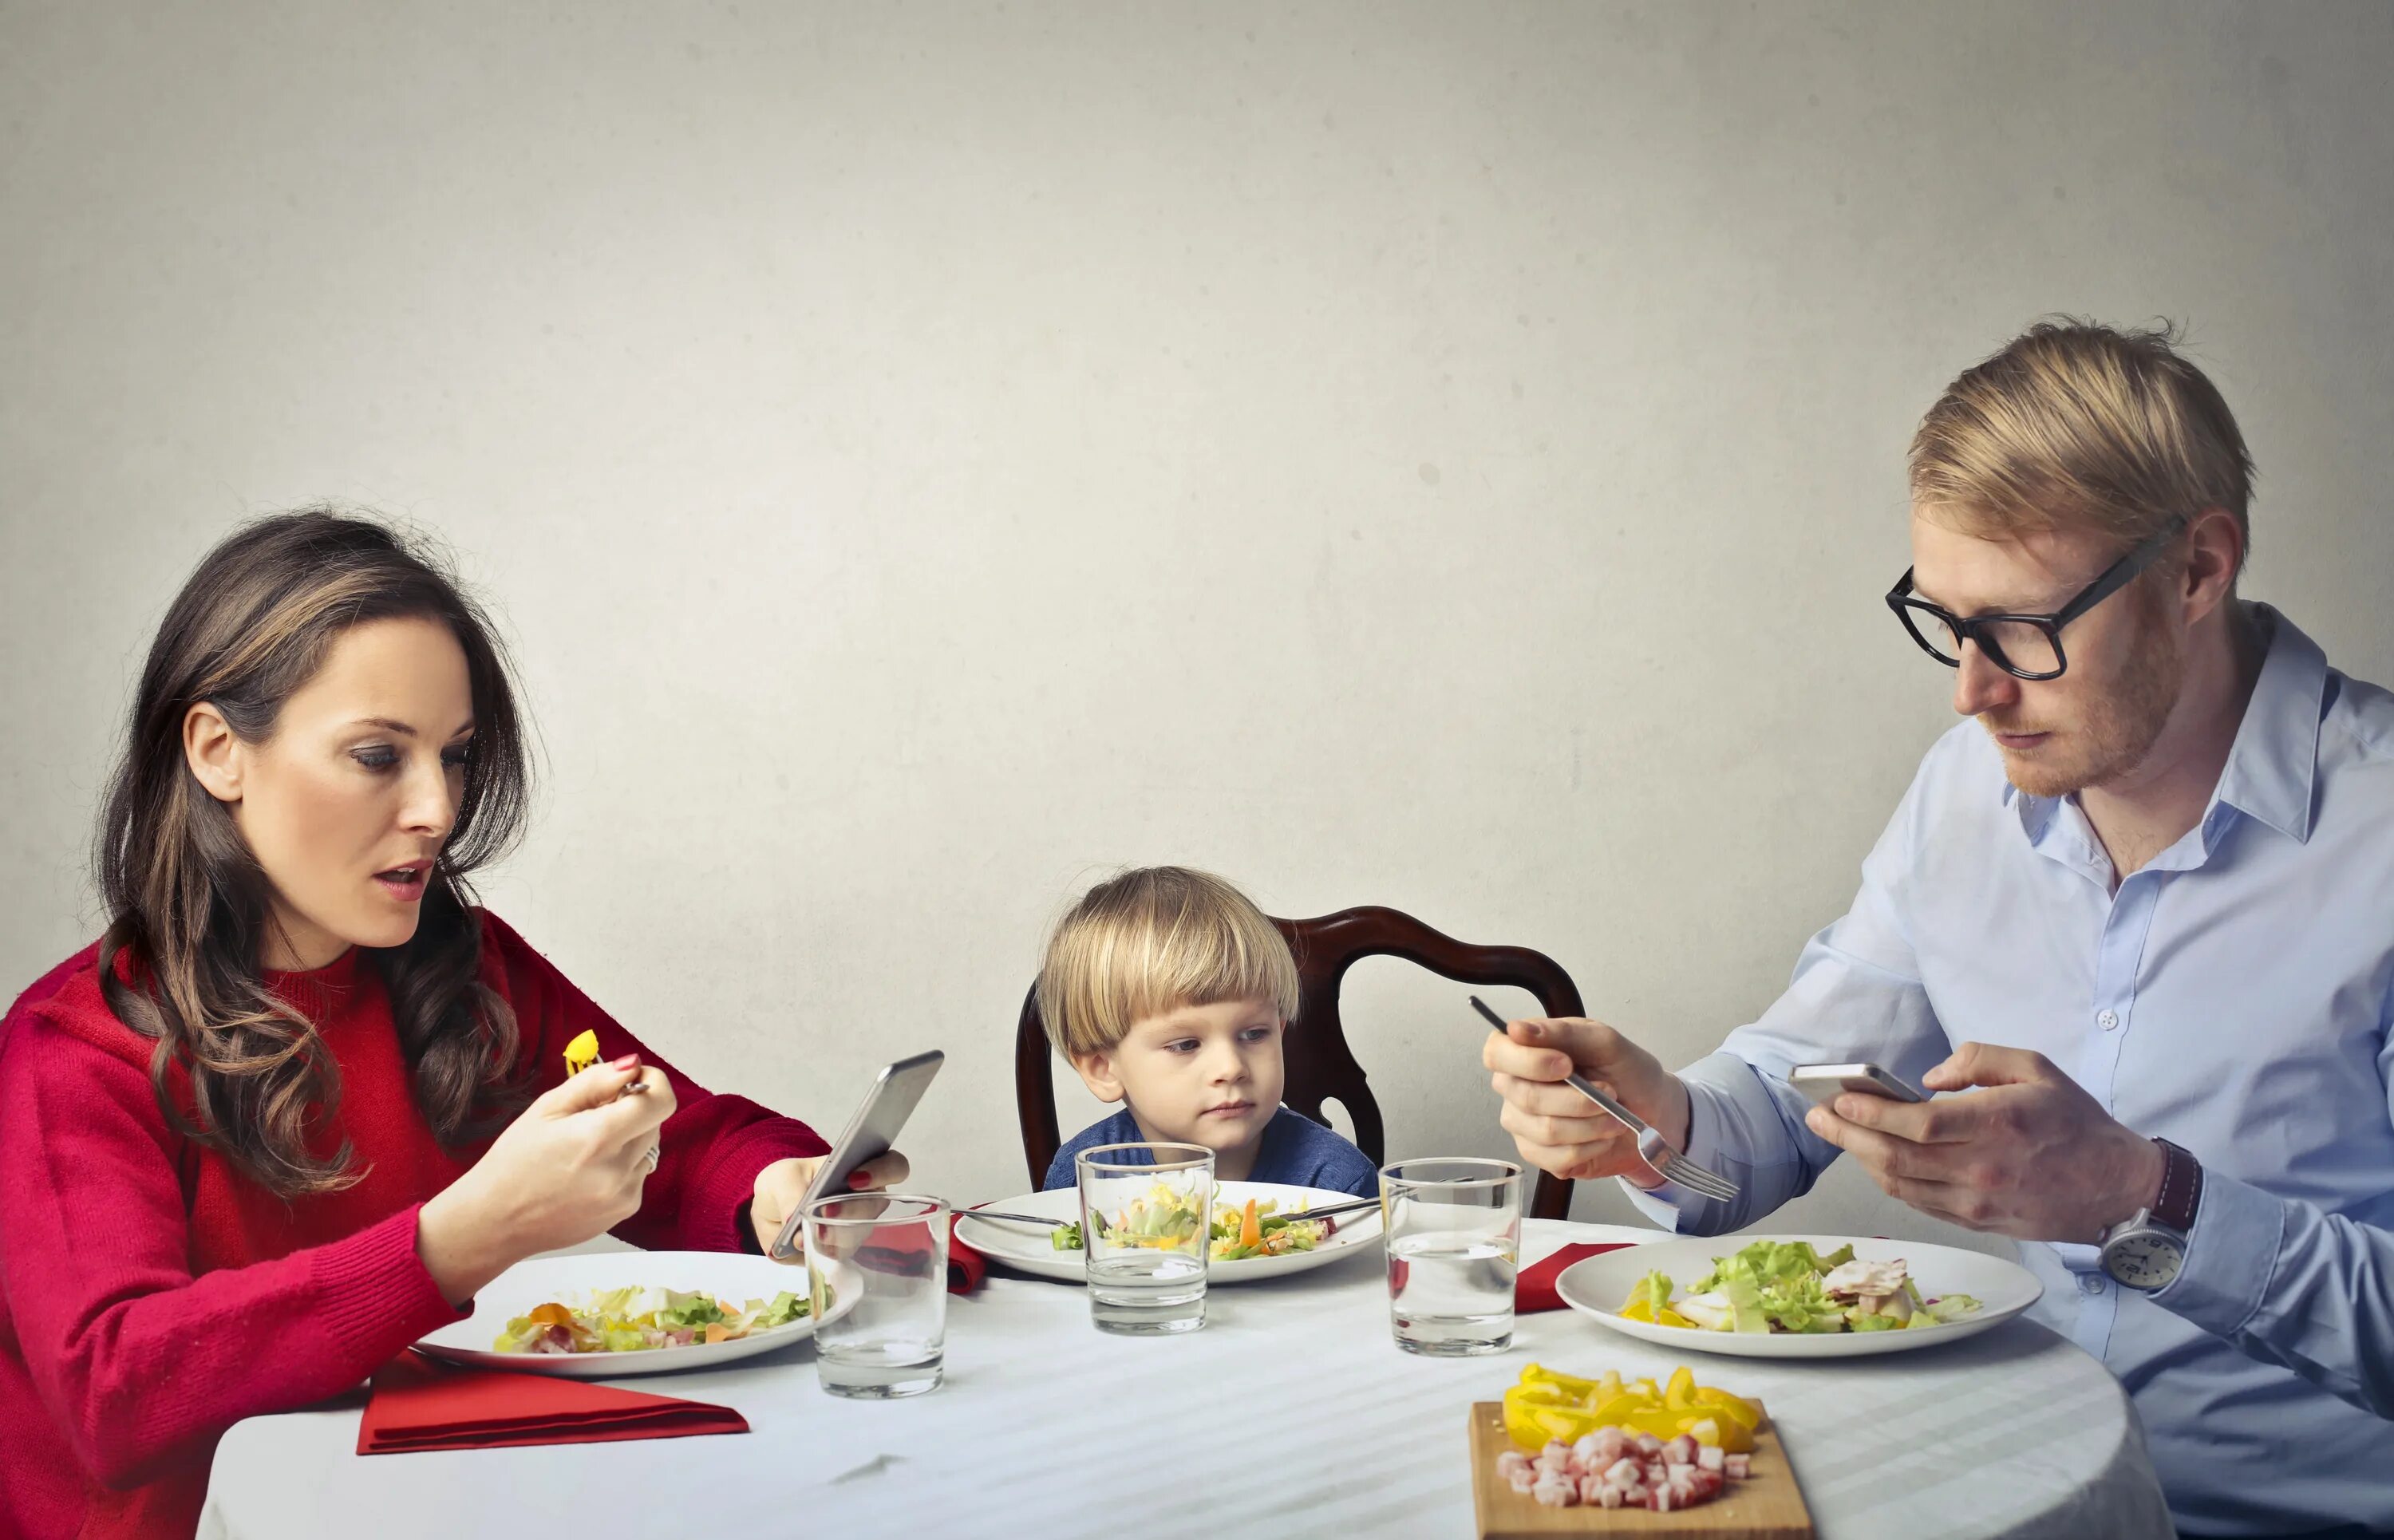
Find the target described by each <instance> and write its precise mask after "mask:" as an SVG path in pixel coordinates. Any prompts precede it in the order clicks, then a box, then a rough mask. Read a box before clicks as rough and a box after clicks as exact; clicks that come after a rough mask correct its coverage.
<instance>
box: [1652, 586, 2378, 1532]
mask: <svg viewBox="0 0 2394 1540" xmlns="http://www.w3.org/2000/svg"><path fill="white" fill-rule="evenodd" d="M2249 608H2250V610H2251V612H2252V613H2253V615H2254V618H2255V620H2256V623H2257V624H2258V625H2259V626H2260V627H2261V630H2262V634H2263V635H2264V636H2265V637H2266V638H2268V645H2269V652H2268V655H2267V657H2266V660H2265V661H2264V663H2263V665H2262V669H2261V675H2260V678H2259V680H2258V682H2257V683H2256V686H2255V688H2254V691H2253V698H2252V701H2251V703H2250V704H2248V705H2247V706H2246V708H2245V712H2244V719H2243V723H2242V725H2241V726H2240V727H2239V728H2238V730H2237V733H2236V740H2235V744H2234V745H2233V747H2232V748H2231V749H2230V753H2229V757H2228V763H2227V766H2226V768H2225V769H2224V770H2223V771H2222V772H2221V774H2220V778H2219V785H2218V788H2217V789H2216V792H2215V793H2214V794H2213V796H2212V800H2211V804H2210V806H2209V807H2208V808H2207V809H2205V810H2204V812H2203V821H2202V822H2201V823H2199V824H2197V825H2196V826H2195V827H2194V828H2193V829H2191V830H2190V831H2189V832H2188V833H2187V835H2186V836H2185V837H2184V838H2182V839H2180V840H2178V842H2177V844H2175V845H2173V846H2171V847H2170V848H2169V849H2166V850H2164V851H2163V852H2162V853H2161V855H2159V856H2158V857H2156V858H2155V859H2154V860H2153V862H2151V864H2150V865H2147V866H2145V867H2143V868H2142V869H2140V870H2138V871H2136V872H2132V873H2130V874H2129V875H2128V876H2127V877H2126V878H2125V880H2124V881H2121V882H2120V883H2119V884H2118V885H2117V888H2118V890H2117V891H2116V892H2114V891H2113V883H2112V869H2111V862H2110V860H2109V858H2108V857H2107V856H2106V855H2105V854H2104V850H2103V846H2102V844H2101V842H2100V841H2099V840H2098V839H2097V838H2096V837H2095V836H2094V832H2093V830H2092V829H2091V828H2090V826H2089V825H2088V824H2087V823H2086V820H2085V815H2084V814H2083V813H2082V812H2081V811H2080V810H2079V808H2078V804H2077V802H2076V800H2075V799H2074V798H2062V799H2059V800H2055V799H2048V798H2044V797H2037V796H2028V795H2026V794H2024V793H2021V792H2019V791H2017V790H2015V789H2014V788H2013V787H2012V786H2011V784H2010V783H2008V782H2007V781H2006V779H2005V775H2004V768H2003V761H2002V758H2001V757H2000V755H1999V754H1998V753H1997V751H1996V749H1995V747H1994V745H1993V744H1992V743H1991V742H1990V741H1989V740H1988V738H1987V735H1986V733H1985V732H1984V731H1982V730H1981V729H1980V727H1979V725H1978V724H1977V723H1976V722H1965V723H1963V724H1961V725H1959V726H1957V727H1955V728H1954V729H1953V731H1950V732H1948V733H1946V734H1945V735H1944V736H1943V737H1942V738H1940V739H1939V740H1938V742H1937V744H1936V745H1935V746H1934V747H1932V748H1931V749H1930V750H1929V751H1928V754H1927V757H1925V758H1924V759H1922V761H1921V764H1920V770H1919V773H1918V774H1917V775H1916V776H1915V777H1914V780H1913V783H1912V787H1911V789H1910V790H1909V791H1908V792H1906V793H1905V794H1904V797H1903V801H1902V803H1901V806H1899V807H1898V808H1897V809H1896V812H1895V817H1894V819H1893V820H1892V821H1891V822H1890V823H1888V826H1887V832H1886V833H1885V834H1883V835H1881V836H1879V841H1878V844H1877V846H1876V847H1875V848H1874V849H1873V850H1872V851H1871V853H1870V856H1869V858H1868V859H1867V860H1866V861H1864V862H1863V863H1862V882H1861V892H1860V893H1859V894H1857V895H1856V897H1855V899H1854V904H1853V908H1852V909H1851V910H1850V911H1849V912H1848V914H1847V915H1845V917H1844V918H1842V919H1840V920H1838V921H1837V922H1836V923H1835V925H1832V926H1830V927H1829V928H1827V929H1826V930H1823V931H1822V932H1821V933H1820V934H1819V935H1817V936H1815V937H1813V938H1812V940H1811V941H1810V942H1809V943H1808V944H1807V945H1806V946H1805V948H1804V953H1803V955H1802V957H1801V958H1800V959H1799V960H1798V961H1797V962H1796V965H1795V978H1794V979H1793V981H1791V982H1790V983H1789V985H1788V988H1787V992H1786V993H1785V994H1782V995H1781V996H1780V998H1779V1000H1778V1002H1777V1003H1776V1004H1774V1005H1773V1006H1771V1007H1770V1008H1769V1011H1768V1012H1766V1013H1765V1014H1764V1016H1763V1018H1762V1020H1759V1021H1756V1022H1755V1023H1754V1024H1753V1025H1751V1026H1746V1027H1741V1028H1739V1029H1738V1030H1737V1031H1736V1032H1734V1033H1730V1036H1729V1038H1728V1040H1727V1041H1726V1042H1725V1043H1724V1044H1723V1045H1722V1047H1721V1051H1720V1052H1718V1053H1717V1054H1714V1055H1713V1056H1712V1057H1710V1058H1708V1059H1704V1060H1700V1061H1698V1062H1697V1063H1695V1064H1693V1065H1690V1067H1689V1068H1688V1069H1687V1070H1685V1071H1684V1072H1682V1075H1681V1078H1682V1079H1683V1080H1685V1081H1686V1083H1687V1086H1688V1089H1689V1092H1690V1099H1691V1101H1692V1103H1693V1117H1692V1121H1691V1123H1690V1129H1689V1153H1690V1154H1691V1155H1692V1156H1694V1157H1695V1158H1696V1159H1697V1160H1698V1161H1700V1162H1702V1163H1703V1165H1708V1166H1710V1167H1712V1168H1713V1169H1715V1170H1717V1171H1721V1172H1724V1173H1725V1174H1727V1175H1729V1176H1730V1177H1731V1178H1734V1179H1735V1180H1736V1181H1737V1182H1738V1183H1739V1185H1740V1186H1741V1188H1742V1189H1743V1193H1742V1196H1741V1199H1740V1201H1739V1202H1737V1203H1734V1204H1715V1203H1711V1202H1708V1201H1707V1200H1704V1199H1702V1198H1699V1197H1696V1196H1695V1195H1694V1194H1692V1193H1690V1192H1688V1191H1685V1190H1684V1189H1681V1188H1678V1187H1676V1186H1665V1187H1664V1188H1661V1189H1659V1190H1657V1191H1654V1192H1651V1193H1649V1192H1644V1191H1639V1190H1638V1189H1637V1188H1635V1187H1629V1186H1628V1184H1626V1183H1624V1189H1625V1190H1626V1191H1628V1192H1629V1194H1630V1196H1631V1198H1632V1199H1633V1201H1635V1202H1636V1203H1637V1204H1638V1207H1639V1208H1640V1209H1641V1210H1643V1211H1644V1212H1645V1213H1646V1214H1647V1215H1648V1216H1649V1217H1650V1218H1653V1219H1654V1220H1655V1221H1656V1222H1657V1223H1660V1224H1662V1225H1664V1227H1665V1228H1669V1229H1676V1230H1678V1231H1684V1232H1686V1233H1690V1234H1705V1235H1708V1234H1717V1233H1719V1232H1720V1231H1728V1230H1734V1229H1738V1228H1741V1227H1743V1226H1745V1225H1748V1224H1752V1223H1754V1222H1755V1221H1756V1220H1757V1219H1759V1218H1762V1217H1763V1216H1765V1215H1767V1214H1769V1212H1770V1211H1771V1210H1773V1209H1775V1208H1777V1207H1778V1206H1779V1205H1780V1204H1783V1203H1785V1202H1786V1201H1787V1200H1788V1199H1790V1198H1793V1197H1795V1196H1796V1195H1797V1194H1798V1193H1801V1192H1803V1191H1806V1190H1807V1189H1808V1188H1809V1187H1810V1186H1811V1185H1812V1182H1813V1180H1814V1178H1817V1177H1818V1176H1819V1175H1820V1173H1821V1172H1822V1169H1823V1168H1825V1167H1826V1166H1827V1165H1828V1164H1829V1163H1830V1162H1831V1161H1832V1160H1834V1159H1835V1158H1836V1156H1837V1154H1838V1151H1837V1150H1836V1148H1835V1146H1833V1145H1831V1144H1828V1143H1827V1142H1825V1141H1824V1140H1822V1139H1820V1138H1818V1137H1817V1136H1816V1135H1814V1134H1813V1133H1812V1132H1811V1131H1810V1130H1809V1129H1808V1128H1807V1127H1805V1126H1804V1113H1805V1112H1806V1111H1807V1110H1808V1109H1809V1103H1808V1102H1807V1101H1806V1100H1805V1099H1804V1098H1803V1097H1801V1096H1799V1095H1797V1094H1796V1093H1795V1091H1793V1090H1791V1089H1790V1088H1789V1087H1788V1086H1787V1084H1786V1075H1787V1073H1788V1071H1789V1070H1790V1069H1791V1068H1792V1067H1793V1066H1795V1065H1796V1064H1801V1063H1815V1062H1837V1063H1843V1062H1848V1061H1852V1060H1873V1061H1875V1062H1877V1063H1879V1064H1882V1065H1884V1066H1886V1067H1887V1068H1888V1069H1889V1070H1891V1071H1893V1072H1894V1073H1897V1074H1899V1075H1901V1076H1902V1077H1903V1078H1904V1079H1905V1080H1906V1081H1908V1082H1910V1083H1912V1084H1914V1085H1917V1084H1919V1082H1920V1078H1921V1076H1922V1075H1924V1074H1926V1073H1927V1071H1928V1069H1929V1068H1930V1066H1932V1065H1934V1064H1936V1063H1937V1062H1938V1061H1939V1060H1941V1059H1943V1058H1944V1057H1945V1056H1946V1055H1947V1054H1948V1053H1949V1052H1950V1051H1951V1050H1952V1049H1953V1047H1954V1046H1956V1045H1958V1044H1961V1043H1964V1042H1970V1041H1977V1042H1981V1043H1990V1044H2001V1045H2006V1046H2013V1047H2020V1048H2032V1049H2034V1050H2036V1051H2037V1052H2039V1053H2042V1054H2044V1055H2045V1057H2046V1058H2047V1059H2049V1060H2052V1061H2053V1062H2054V1063H2055V1064H2057V1065H2059V1067H2060V1068H2061V1069H2062V1070H2063V1071H2064V1072H2065V1073H2068V1074H2070V1075H2071V1076H2072V1078H2074V1079H2075V1080H2076V1081H2077V1082H2078V1083H2079V1084H2080V1085H2081V1086H2085V1088H2086V1089H2087V1090H2088V1091H2089V1092H2091V1093H2092V1094H2093V1095H2094V1097H2095V1099H2097V1100H2098V1101H2099V1102H2101V1103H2102V1104H2103V1106H2104V1108H2105V1109H2106V1110H2108V1111H2109V1112H2111V1115H2112V1116H2114V1117H2116V1118H2118V1119H2119V1120H2120V1121H2121V1122H2122V1123H2124V1124H2125V1125H2127V1126H2129V1127H2130V1128H2133V1129H2135V1130H2137V1131H2138V1133H2140V1134H2145V1135H2148V1136H2151V1135H2159V1136H2161V1137H2163V1138H2165V1139H2170V1140H2172V1141H2174V1142H2176V1143H2177V1144H2180V1145H2183V1146H2185V1147H2186V1148H2187V1149H2188V1150H2190V1151H2191V1152H2193V1153H2194V1155H2195V1157H2196V1158H2197V1159H2198V1160H2200V1161H2201V1162H2202V1163H2203V1202H2202V1206H2201V1208H2200V1209H2199V1210H2198V1212H2197V1214H2196V1217H2195V1222H2194V1229H2193V1231H2192V1234H2191V1237H2190V1247H2189V1251H2188V1255H2187V1258H2186V1265H2185V1267H2184V1269H2183V1270H2182V1271H2181V1272H2180V1273H2179V1275H2178V1277H2177V1279H2176V1281H2174V1282H2173V1283H2171V1284H2170V1285H2169V1286H2168V1287H2167V1288H2164V1289H2162V1290H2160V1291H2159V1292H2157V1293H2154V1294H2151V1295H2144V1294H2139V1293H2138V1292H2136V1291H2134V1290H2131V1289H2124V1288H2122V1287H2121V1286H2120V1285H2119V1284H2117V1283H2113V1282H2112V1281H2111V1279H2110V1278H2109V1277H2107V1276H2106V1275H2105V1274H2104V1273H2103V1271H2102V1270H2101V1266H2100V1262H2099V1260H2098V1256H2097V1252H2096V1248H2094V1247H2093V1246H2088V1245H2078V1244H2021V1245H2020V1248H2019V1251H2020V1259H2021V1261H2022V1262H2023V1263H2024V1264H2025V1265H2026V1266H2028V1267H2029V1268H2030V1269H2031V1270H2033V1271H2034V1272H2035V1273H2036V1274H2037V1276H2038V1277H2039V1278H2041V1279H2042V1280H2043V1281H2044V1283H2045V1297H2044V1299H2043V1300H2042V1301H2040V1302H2039V1304H2038V1306H2037V1309H2036V1311H2035V1313H2036V1315H2037V1316H2038V1317H2039V1318H2040V1319H2041V1320H2043V1321H2044V1322H2045V1323H2046V1324H2047V1325H2049V1326H2051V1327H2053V1328H2054V1329H2055V1330H2056V1331H2059V1332H2060V1333H2062V1334H2063V1335H2065V1336H2069V1337H2071V1338H2072V1340H2073V1341H2075V1342H2077V1343H2078V1345H2079V1346H2080V1347H2082V1348H2084V1349H2086V1350H2087V1351H2088V1352H2090V1353H2093V1354H2094V1355H2096V1356H2097V1357H2098V1358H2100V1359H2101V1360H2102V1361H2103V1362H2105V1363H2106V1364H2107V1365H2109V1366H2110V1367H2111V1370H2112V1372H2113V1373H2115V1374H2117V1375H2119V1376H2120V1380H2121V1382H2122V1383H2123V1384H2124V1386H2126V1388H2127V1389H2128V1391H2129V1393H2130V1394H2131V1395H2133V1396H2134V1397H2135V1399H2136V1403H2137V1408H2138V1413H2139V1414H2140V1415H2141V1416H2142V1418H2143V1420H2144V1424H2145V1428H2146V1433H2147V1437H2148V1439H2149V1441H2150V1443H2151V1450H2152V1455H2153V1460H2154V1463H2155V1464H2156V1465H2157V1466H2158V1467H2159V1468H2160V1471H2161V1477H2162V1482H2163V1485H2164V1488H2165V1489H2166V1490H2167V1492H2168V1494H2169V1499H2170V1507H2171V1510H2172V1512H2173V1514H2174V1515H2175V1516H2176V1518H2177V1522H2178V1523H2179V1524H2180V1525H2181V1526H2183V1527H2185V1528H2187V1529H2190V1530H2198V1531H2203V1532H2208V1533H2223V1534H2256V1535H2259V1534H2275V1533H2286V1532H2289V1531H2296V1530H2304V1529H2322V1528H2328V1527H2331V1526H2335V1525H2339V1524H2355V1523H2358V1524H2363V1525H2366V1526H2368V1527H2370V1528H2372V1529H2379V1530H2394V1095H2390V1094H2389V1085H2390V1084H2394V1035H2390V1034H2389V1020H2394V695H2389V694H2388V693H2387V691H2384V690H2381V689H2379V688H2378V687H2376V686H2374V685H2372V684H2367V683H2364V682H2362V681H2360V680H2356V679H2351V678H2346V677H2345V676H2344V675H2342V674H2339V673H2337V672H2336V671H2335V669H2332V668H2330V667H2329V666H2328V665H2327V660H2326V658H2325V657H2324V656H2323V655H2322V653H2321V652H2320V650H2319V648H2318V646H2317V645H2316V644H2314V643H2313V642H2312V641H2311V639H2310V638H2308V637H2306V636H2304V635H2303V634H2302V632H2300V631H2299V630H2297V629H2295V626H2294V625H2292V624H2291V623H2289V622H2287V621H2286V620H2284V619H2283V618H2282V617H2281V616H2279V615H2277V614H2276V613H2275V612H2272V611H2270V610H2269V609H2268V608H2267V607H2265V606H2261V605H2252V606H2250V607H2249ZM1958 1094H1962V1095H1968V1094H1970V1093H1968V1092H1962V1093H1958ZM2121 1217H2122V1218H2126V1216H2125V1215H2123V1216H2121Z"/></svg>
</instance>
